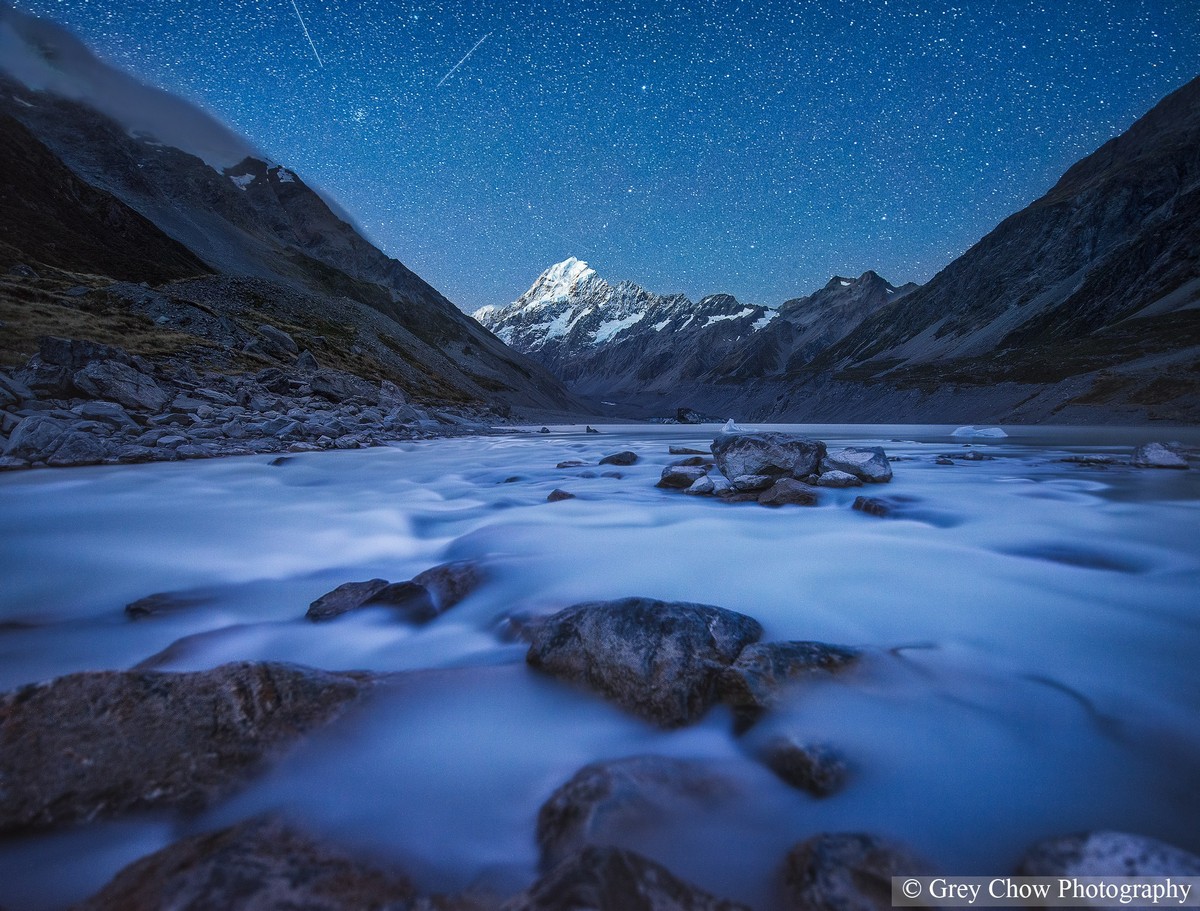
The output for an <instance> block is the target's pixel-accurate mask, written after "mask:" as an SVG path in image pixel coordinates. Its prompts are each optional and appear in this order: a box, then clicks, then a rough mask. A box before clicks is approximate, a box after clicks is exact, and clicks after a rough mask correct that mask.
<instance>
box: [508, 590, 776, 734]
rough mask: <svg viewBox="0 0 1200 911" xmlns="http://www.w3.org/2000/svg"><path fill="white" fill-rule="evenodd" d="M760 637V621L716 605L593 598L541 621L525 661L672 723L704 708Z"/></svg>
mask: <svg viewBox="0 0 1200 911" xmlns="http://www.w3.org/2000/svg"><path fill="white" fill-rule="evenodd" d="M761 635H762V627H761V626H760V625H759V623H758V621H757V620H755V619H753V618H752V617H747V616H746V615H745V614H739V613H735V612H734V611H729V610H725V609H724V608H720V607H712V606H709V605H705V604H687V603H680V602H668V601H656V600H653V599H650V598H623V599H621V600H618V601H595V602H591V603H587V604H577V605H575V606H574V607H568V608H566V609H565V610H561V611H559V612H558V613H557V614H554V615H552V616H550V617H547V618H546V619H545V620H543V621H542V622H541V623H539V624H538V626H537V627H536V629H535V630H534V631H533V634H532V636H531V640H530V643H531V644H530V646H529V652H528V654H527V655H526V661H528V663H529V665H530V666H531V667H534V668H537V669H538V670H540V671H543V672H545V673H547V674H550V675H551V676H554V677H557V678H559V679H562V680H569V681H571V682H574V683H580V684H583V685H585V686H587V687H589V688H590V689H592V690H595V691H597V692H599V693H602V694H603V695H604V696H606V697H607V698H609V699H611V700H612V701H613V702H615V703H617V704H618V705H620V706H622V707H623V708H625V709H627V710H628V711H631V712H633V713H634V714H636V715H639V716H641V717H642V718H645V719H646V720H647V721H651V722H654V723H655V724H658V725H660V726H662V727H665V728H672V727H679V726H681V725H685V724H689V723H690V722H692V721H695V720H696V719H697V718H699V717H700V716H701V715H703V714H704V712H705V711H706V710H707V709H708V708H709V706H711V705H712V704H713V703H714V702H715V701H716V698H717V681H718V678H719V677H720V675H721V672H722V671H724V670H725V669H726V668H728V667H729V665H730V664H732V663H733V662H734V660H735V659H736V658H737V657H738V655H739V654H741V652H742V649H744V648H745V647H746V646H747V645H749V644H750V643H752V642H755V641H757V640H758V638H759V637H760V636H761Z"/></svg>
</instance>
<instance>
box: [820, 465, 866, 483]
mask: <svg viewBox="0 0 1200 911" xmlns="http://www.w3.org/2000/svg"><path fill="white" fill-rule="evenodd" d="M816 484H817V486H818V487H862V486H863V481H862V478H860V477H858V476H857V475H853V474H850V472H848V471H840V470H839V469H836V468H833V469H830V470H829V471H823V472H821V476H820V477H819V478H817V481H816Z"/></svg>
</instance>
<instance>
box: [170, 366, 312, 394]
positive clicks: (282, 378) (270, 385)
mask: <svg viewBox="0 0 1200 911" xmlns="http://www.w3.org/2000/svg"><path fill="white" fill-rule="evenodd" d="M301 357H303V355H301ZM297 363H299V361H297ZM254 381H255V382H256V383H258V385H260V386H262V388H263V389H265V390H266V391H267V392H274V393H276V394H277V395H286V394H287V393H289V392H291V389H292V382H291V379H289V377H288V375H287V374H286V373H284V372H283V371H282V370H280V369H279V368H278V367H268V368H267V369H266V370H260V371H258V373H256V374H254ZM176 407H178V406H176Z"/></svg>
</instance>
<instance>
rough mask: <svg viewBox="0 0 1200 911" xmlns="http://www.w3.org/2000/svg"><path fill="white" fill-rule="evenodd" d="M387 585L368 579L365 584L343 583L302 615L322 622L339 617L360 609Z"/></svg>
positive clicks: (383, 581)
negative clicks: (357, 608)
mask: <svg viewBox="0 0 1200 911" xmlns="http://www.w3.org/2000/svg"><path fill="white" fill-rule="evenodd" d="M387 585H388V581H387V579H368V580H367V581H366V582H345V583H343V584H342V585H339V586H338V587H337V588H335V589H334V590H333V591H331V592H326V593H325V594H323V595H322V596H321V597H320V598H318V599H317V600H316V601H314V602H313V603H312V604H310V605H309V606H308V612H307V613H306V614H305V615H304V616H305V617H307V618H308V619H309V620H313V621H317V622H319V621H322V620H332V619H333V618H334V617H340V616H341V615H342V614H344V613H346V612H347V611H352V610H354V609H355V608H356V607H362V606H363V605H364V604H366V602H367V601H368V600H369V599H370V598H371V597H372V596H374V595H377V594H379V592H381V591H382V590H383V589H385V588H386V587H387Z"/></svg>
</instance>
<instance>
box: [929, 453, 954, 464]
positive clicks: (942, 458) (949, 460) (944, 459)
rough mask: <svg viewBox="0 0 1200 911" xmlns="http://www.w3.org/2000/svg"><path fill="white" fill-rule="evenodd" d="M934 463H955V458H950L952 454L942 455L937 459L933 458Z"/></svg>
mask: <svg viewBox="0 0 1200 911" xmlns="http://www.w3.org/2000/svg"><path fill="white" fill-rule="evenodd" d="M933 464H934V465H953V464H954V459H952V458H950V456H944V455H940V456H938V457H937V458H936V459H934V460H933Z"/></svg>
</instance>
